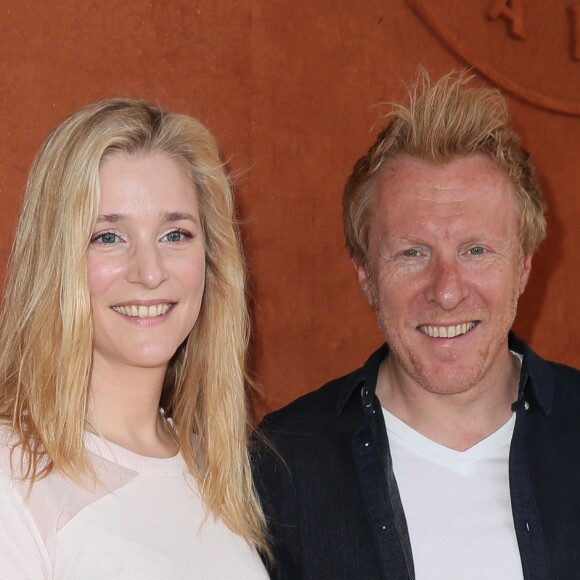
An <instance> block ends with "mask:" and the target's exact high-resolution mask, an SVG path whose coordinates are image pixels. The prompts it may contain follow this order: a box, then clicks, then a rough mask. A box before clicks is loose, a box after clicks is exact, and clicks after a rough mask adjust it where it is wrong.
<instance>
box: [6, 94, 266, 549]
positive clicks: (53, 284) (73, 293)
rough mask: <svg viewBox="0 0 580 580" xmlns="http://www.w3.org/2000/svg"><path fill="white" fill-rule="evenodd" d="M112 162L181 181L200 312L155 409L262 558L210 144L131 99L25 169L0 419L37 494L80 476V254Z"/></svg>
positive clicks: (217, 507)
mask: <svg viewBox="0 0 580 580" xmlns="http://www.w3.org/2000/svg"><path fill="white" fill-rule="evenodd" d="M117 152H124V153H128V154H142V155H148V154H152V153H163V154H166V155H168V156H169V157H171V158H172V159H174V160H175V161H176V162H177V163H178V164H179V165H180V167H181V168H182V169H183V170H184V171H185V172H186V174H187V175H188V176H189V177H190V179H191V181H192V183H193V185H194V188H195V191H196V193H197V196H198V203H199V207H200V215H201V219H202V225H203V230H204V236H205V247H206V273H205V276H206V282H205V290H204V296H203V300H202V305H201V311H200V315H199V318H198V320H197V323H196V325H195V327H194V328H193V330H192V331H191V333H190V335H189V337H188V338H187V340H186V341H185V342H184V343H183V344H182V345H181V347H180V348H179V349H178V352H177V353H176V354H175V356H174V357H173V359H172V360H171V362H170V365H169V369H168V372H167V375H166V380H165V385H164V389H163V394H162V401H161V403H162V405H163V406H164V407H165V409H166V411H167V413H168V415H170V416H171V417H173V421H174V423H175V425H176V427H177V433H178V438H179V445H180V447H181V453H182V455H183V457H184V459H185V461H186V462H187V464H188V465H189V467H190V469H191V471H192V472H193V474H194V475H195V477H196V478H197V480H198V482H199V485H200V489H201V490H202V494H203V498H204V501H205V504H206V506H207V508H208V509H209V510H210V512H211V513H212V514H213V515H215V516H216V517H218V518H221V519H222V520H223V521H224V522H225V523H226V524H227V525H228V526H229V527H230V528H231V529H232V530H233V531H234V532H236V533H237V534H239V535H240V536H242V537H243V538H245V539H246V540H247V541H248V542H250V543H252V544H253V545H255V546H257V547H259V548H262V549H265V550H266V552H267V551H268V550H267V546H266V543H265V534H264V525H263V524H264V517H263V514H262V511H261V508H260V505H259V502H258V500H257V498H256V495H255V492H254V488H253V484H252V477H251V470H250V464H249V458H248V448H247V442H248V433H249V429H250V426H249V425H250V423H249V413H248V408H247V402H246V401H247V399H246V393H245V384H246V381H245V371H244V368H245V355H246V348H247V342H248V317H247V311H246V302H245V274H244V264H243V258H242V253H241V249H240V243H239V238H238V232H237V228H236V225H235V220H234V204H233V196H232V188H231V183H230V181H229V179H228V176H227V173H226V171H225V169H224V165H223V163H222V161H221V159H220V156H219V152H218V148H217V145H216V142H215V140H214V138H213V136H212V135H211V133H210V132H209V131H208V130H207V129H206V128H205V127H204V126H203V125H202V124H201V123H199V122H198V121H196V120H195V119H192V118H191V117H188V116H186V115H180V114H175V113H170V112H166V111H164V110H162V109H160V108H159V107H158V106H156V105H153V104H151V103H148V102H146V101H142V100H136V99H128V98H118V99H109V100H105V101H102V102H98V103H94V104H91V105H88V106H86V107H84V108H83V109H81V110H79V111H78V112H76V113H74V114H73V115H71V116H70V117H69V118H68V119H66V120H65V121H64V122H63V123H62V124H61V125H60V126H59V127H57V128H56V129H55V130H54V131H53V132H52V133H51V134H50V135H49V136H48V138H47V139H46V141H45V142H44V144H43V145H42V147H41V149H40V151H39V153H38V155H37V157H36V159H35V161H34V164H33V167H32V169H31V172H30V175H29V178H28V182H27V185H26V190H25V194H24V200H23V207H22V212H21V215H20V220H19V224H18V228H17V231H16V236H15V240H14V245H13V249H12V254H11V258H10V263H9V266H8V271H7V277H6V288H5V295H4V304H3V308H2V311H1V314H0V418H1V419H3V420H5V421H9V422H10V424H11V425H12V427H13V430H14V433H15V435H16V439H17V445H18V447H19V448H20V449H22V451H23V453H22V455H21V458H22V459H21V467H22V468H23V470H24V471H23V472H24V474H25V475H24V476H25V478H26V479H27V480H29V481H30V482H31V484H34V482H35V481H36V480H37V479H39V478H42V477H44V476H46V475H48V474H49V473H50V472H52V471H53V470H57V471H59V472H61V473H63V474H65V475H66V476H68V477H70V478H71V479H73V480H75V481H78V482H79V483H80V482H81V481H82V478H83V477H84V476H85V475H86V474H88V473H90V472H91V467H90V463H89V461H88V458H87V456H86V453H85V451H84V447H83V430H84V425H85V414H86V410H87V400H88V395H89V380H90V372H91V353H92V324H91V305H90V299H89V291H88V282H87V262H86V254H87V247H88V244H89V240H90V236H91V233H92V231H93V228H94V227H95V223H96V219H97V214H98V210H99V201H100V189H99V168H100V166H101V164H102V162H103V159H105V158H106V157H108V156H110V155H113V154H115V153H117Z"/></svg>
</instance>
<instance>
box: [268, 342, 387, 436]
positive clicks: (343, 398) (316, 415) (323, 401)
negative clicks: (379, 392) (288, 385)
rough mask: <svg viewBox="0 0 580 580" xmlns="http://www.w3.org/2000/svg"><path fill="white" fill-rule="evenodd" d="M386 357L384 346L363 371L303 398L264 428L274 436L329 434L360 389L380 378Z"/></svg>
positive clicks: (277, 413) (276, 413)
mask: <svg viewBox="0 0 580 580" xmlns="http://www.w3.org/2000/svg"><path fill="white" fill-rule="evenodd" d="M385 353H386V347H384V346H383V347H381V348H379V349H378V350H376V351H375V352H374V353H373V354H372V355H371V356H370V357H369V359H368V360H367V361H366V363H365V364H364V365H363V366H362V367H360V368H358V369H356V370H354V371H352V372H350V373H348V374H346V375H343V376H341V377H338V378H335V379H333V380H331V381H329V382H327V383H326V384H324V385H323V386H322V387H320V388H318V389H316V390H315V391H311V392H309V393H307V394H305V395H302V396H301V397H299V398H298V399H296V400H295V401H293V402H292V403H290V404H288V405H286V406H285V407H282V408H281V409H279V410H277V411H274V412H273V413H270V414H269V415H266V417H265V418H264V420H263V421H262V424H261V428H262V429H263V430H264V431H265V432H270V433H272V434H273V433H275V432H278V433H282V434H284V433H287V432H293V433H296V432H302V433H306V432H309V433H316V432H323V431H327V430H328V428H329V426H330V425H333V426H335V425H336V424H337V421H338V418H339V416H340V415H341V414H342V412H343V409H344V408H345V406H346V405H347V404H348V402H349V401H350V399H351V398H352V397H355V396H356V392H355V391H357V388H358V386H359V385H362V384H363V383H365V382H366V380H367V379H368V378H369V377H371V376H373V374H376V372H377V369H378V365H379V363H380V361H381V360H382V359H383V358H384V356H385ZM373 388H374V387H373Z"/></svg>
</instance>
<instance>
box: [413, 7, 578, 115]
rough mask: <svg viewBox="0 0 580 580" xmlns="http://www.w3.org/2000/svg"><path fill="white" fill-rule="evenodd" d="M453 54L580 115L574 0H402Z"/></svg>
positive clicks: (520, 93) (538, 101) (550, 105)
mask: <svg viewBox="0 0 580 580" xmlns="http://www.w3.org/2000/svg"><path fill="white" fill-rule="evenodd" d="M406 1H407V4H408V5H409V6H410V7H411V8H412V9H413V11H414V12H415V14H416V15H417V16H418V17H419V18H420V19H421V20H422V22H423V23H424V24H425V25H426V26H427V28H428V29H429V30H430V31H431V32H432V33H433V34H434V35H435V36H436V37H437V38H438V39H439V41H440V42H441V43H443V44H444V45H445V46H446V47H447V48H448V49H449V50H450V51H452V52H453V53H454V54H455V55H456V56H457V57H458V58H460V59H461V60H463V61H465V62H466V63H467V64H469V65H470V66H471V67H473V68H474V69H476V70H477V71H479V72H480V73H481V74H482V75H483V76H485V77H486V78H488V79H489V80H490V81H492V82H493V83H495V84H496V85H498V86H500V87H501V88H503V89H504V90H506V91H508V92H509V93H511V94H512V95H513V96H515V97H516V98H518V99H520V100H522V101H525V102H526V103H528V104H530V105H533V106H535V107H539V108H541V109H545V110H548V111H552V112H555V113H560V114H564V115H573V116H580V100H579V98H578V97H579V95H580V2H578V0H576V1H573V0H568V1H567V2H565V1H557V0H556V1H552V2H529V1H528V2H526V1H525V0H475V1H470V2H465V1H464V0H406Z"/></svg>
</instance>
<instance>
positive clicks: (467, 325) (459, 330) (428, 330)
mask: <svg viewBox="0 0 580 580" xmlns="http://www.w3.org/2000/svg"><path fill="white" fill-rule="evenodd" d="M474 326H475V322H464V323H463V324H457V325H455V326H427V325H423V326H419V330H420V331H421V332H422V333H424V334H426V335H427V336H431V337H433V338H454V337H456V336H460V335H462V334H465V333H466V332H469V331H470V330H471V329H472V328H473V327H474Z"/></svg>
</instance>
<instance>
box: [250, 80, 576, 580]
mask: <svg viewBox="0 0 580 580" xmlns="http://www.w3.org/2000/svg"><path fill="white" fill-rule="evenodd" d="M343 206H344V224H345V234H346V246H347V249H348V251H349V253H350V255H351V257H352V260H353V262H354V266H355V269H356V272H357V276H358V280H359V284H360V286H361V289H362V291H363V293H364V295H365V296H366V298H367V300H368V302H369V304H370V305H371V307H372V308H373V309H374V311H375V313H376V317H377V321H378V325H379V327H380V329H381V331H382V333H383V335H384V337H385V345H384V346H383V347H381V348H380V349H379V350H378V351H376V352H375V353H374V354H373V355H371V357H370V358H369V360H368V361H367V362H366V364H365V365H364V366H363V367H362V368H360V369H358V370H357V371H355V372H353V373H351V374H350V375H347V376H346V377H342V378H340V379H337V380H335V381H332V382H331V383H329V384H327V385H325V386H324V387H322V389H320V390H318V391H316V392H314V393H311V394H309V395H307V396H305V397H302V398H301V399H299V400H298V401H296V402H294V403H293V404H291V405H290V406H288V407H286V408H285V409H282V410H281V411H278V412H276V413H274V414H272V415H269V416H268V417H266V419H265V420H264V422H263V424H262V428H263V431H264V433H265V435H266V437H267V438H268V439H269V440H270V441H271V442H272V443H273V446H274V448H275V449H276V452H271V451H269V449H268V448H267V446H264V447H263V448H261V449H260V450H258V451H257V452H256V463H255V465H256V475H257V485H258V487H259V490H260V493H261V496H262V502H263V505H264V508H265V510H266V513H267V516H268V521H269V524H270V529H271V536H272V542H273V545H274V553H275V556H276V563H275V565H274V566H273V567H272V570H271V574H272V577H273V578H285V579H292V580H297V579H300V578H304V579H317V580H321V579H333V580H337V579H345V580H356V579H358V578H361V579H363V578H364V579H365V580H366V579H375V578H377V579H378V578H387V579H405V580H409V579H415V578H417V579H418V580H437V579H441V580H453V579H458V580H459V579H461V580H465V579H468V580H471V579H491V578H493V579H494V580H496V579H503V578H505V579H506V580H517V579H518V578H519V579H522V578H525V579H526V580H528V579H529V580H546V579H550V578H554V579H568V578H570V579H572V578H580V461H579V455H580V372H579V371H577V370H574V369H571V368H569V367H565V366H563V365H558V364H555V363H550V362H547V361H544V360H543V359H541V358H540V357H539V356H538V355H536V354H535V353H534V352H533V351H532V350H531V349H530V348H529V347H528V346H527V345H526V344H525V343H524V342H522V341H521V340H519V339H518V338H517V337H516V336H514V335H513V334H511V333H510V328H511V326H512V323H513V321H514V318H515V315H516V310H517V303H518V299H519V297H520V295H521V294H522V292H523V291H524V289H525V287H526V284H527V281H528V278H529V275H530V271H531V267H532V257H533V254H534V252H535V251H536V249H537V247H538V245H539V244H540V243H541V241H542V240H543V238H544V236H545V228H546V224H545V219H544V215H543V213H544V201H543V197H542V194H541V191H540V187H539V184H538V182H537V179H536V176H535V171H534V168H533V164H532V161H531V159H530V157H529V155H528V154H527V152H526V151H525V150H524V149H522V147H521V145H520V141H519V138H518V136H517V135H516V134H515V133H514V132H513V131H512V130H511V129H509V128H508V127H507V108H506V102H505V99H504V98H503V97H502V96H501V95H500V94H499V93H498V92H496V91H492V90H490V89H481V88H479V89H476V88H469V87H468V85H467V79H466V78H465V77H464V76H462V75H447V76H445V77H443V78H442V79H440V80H439V81H438V82H437V83H435V84H434V85H433V86H431V85H430V83H429V79H428V77H427V76H426V75H423V76H422V77H421V80H420V82H418V83H417V85H416V87H415V88H414V89H413V91H411V102H410V104H409V105H408V106H399V105H398V106H396V107H395V108H394V113H393V115H392V117H391V122H390V124H389V125H388V126H387V128H386V129H385V130H384V131H382V132H381V133H380V135H379V136H378V138H377V141H376V142H375V144H374V145H373V146H372V147H371V149H370V150H369V152H368V153H367V154H366V155H365V156H364V157H362V158H361V159H360V160H359V161H358V162H357V163H356V165H355V167H354V169H353V172H352V174H351V176H350V177H349V180H348V182H347V185H346V188H345V193H344V198H343Z"/></svg>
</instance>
